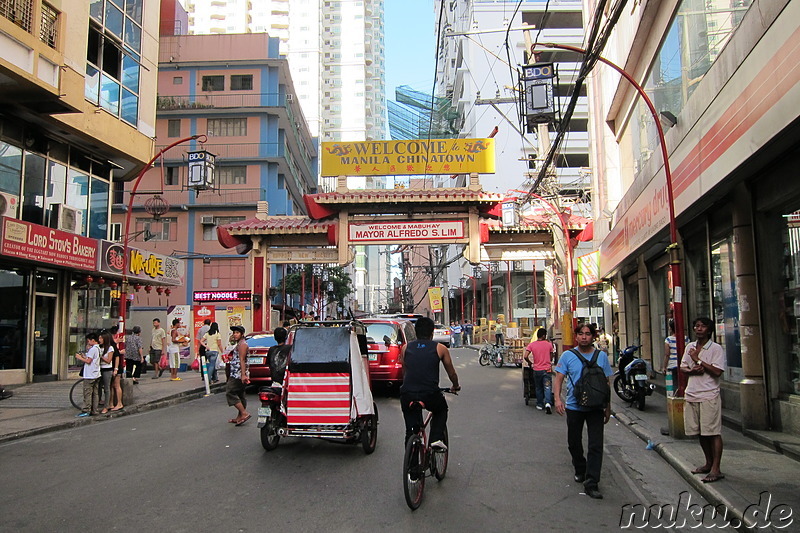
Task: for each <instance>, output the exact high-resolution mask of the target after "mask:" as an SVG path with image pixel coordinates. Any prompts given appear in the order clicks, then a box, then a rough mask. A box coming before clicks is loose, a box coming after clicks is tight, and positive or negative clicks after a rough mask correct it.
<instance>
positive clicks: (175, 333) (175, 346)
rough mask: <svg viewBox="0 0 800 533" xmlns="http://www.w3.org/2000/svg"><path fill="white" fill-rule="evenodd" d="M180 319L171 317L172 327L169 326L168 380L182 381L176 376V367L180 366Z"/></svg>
mask: <svg viewBox="0 0 800 533" xmlns="http://www.w3.org/2000/svg"><path fill="white" fill-rule="evenodd" d="M180 327H181V319H180V318H174V319H172V327H171V328H169V341H170V342H169V344H167V357H168V358H169V359H168V360H169V374H170V378H169V380H170V381H182V380H181V378H179V377H178V368H180V366H181V347H180V344H181V338H182V337H183V335H181V331H180Z"/></svg>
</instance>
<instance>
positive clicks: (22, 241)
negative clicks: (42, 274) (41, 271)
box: [0, 217, 98, 271]
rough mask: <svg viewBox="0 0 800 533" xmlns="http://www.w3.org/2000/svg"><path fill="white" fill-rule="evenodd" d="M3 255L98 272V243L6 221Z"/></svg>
mask: <svg viewBox="0 0 800 533" xmlns="http://www.w3.org/2000/svg"><path fill="white" fill-rule="evenodd" d="M2 220H3V225H2V238H1V239H0V253H2V254H3V255H8V256H11V257H18V258H20V259H28V260H31V261H39V262H40V263H47V264H50V265H57V266H63V267H70V268H72V269H77V270H89V271H94V270H95V269H96V268H97V255H98V250H97V242H98V241H97V240H96V239H90V238H88V237H83V236H81V235H75V234H73V233H68V232H66V231H61V230H57V229H53V228H48V227H45V226H39V225H38V224H31V223H30V222H24V221H22V220H16V219H13V218H6V217H3V219H2Z"/></svg>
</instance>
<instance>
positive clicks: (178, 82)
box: [172, 76, 183, 85]
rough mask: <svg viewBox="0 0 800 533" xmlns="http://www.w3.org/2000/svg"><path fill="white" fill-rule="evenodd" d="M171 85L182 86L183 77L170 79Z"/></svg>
mask: <svg viewBox="0 0 800 533" xmlns="http://www.w3.org/2000/svg"><path fill="white" fill-rule="evenodd" d="M172 85H183V76H174V77H173V78H172Z"/></svg>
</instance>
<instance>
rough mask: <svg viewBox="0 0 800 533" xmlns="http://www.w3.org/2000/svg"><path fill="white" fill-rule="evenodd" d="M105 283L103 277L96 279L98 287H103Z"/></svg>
mask: <svg viewBox="0 0 800 533" xmlns="http://www.w3.org/2000/svg"><path fill="white" fill-rule="evenodd" d="M105 282H106V278H104V277H103V276H100V277H99V278H97V283H99V284H100V285H103V284H104V283H105Z"/></svg>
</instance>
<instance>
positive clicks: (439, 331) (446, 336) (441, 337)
mask: <svg viewBox="0 0 800 533" xmlns="http://www.w3.org/2000/svg"><path fill="white" fill-rule="evenodd" d="M433 340H435V341H436V342H440V343H442V344H444V345H445V346H447V347H448V348H449V347H450V328H448V327H447V326H445V325H444V324H434V325H433Z"/></svg>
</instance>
